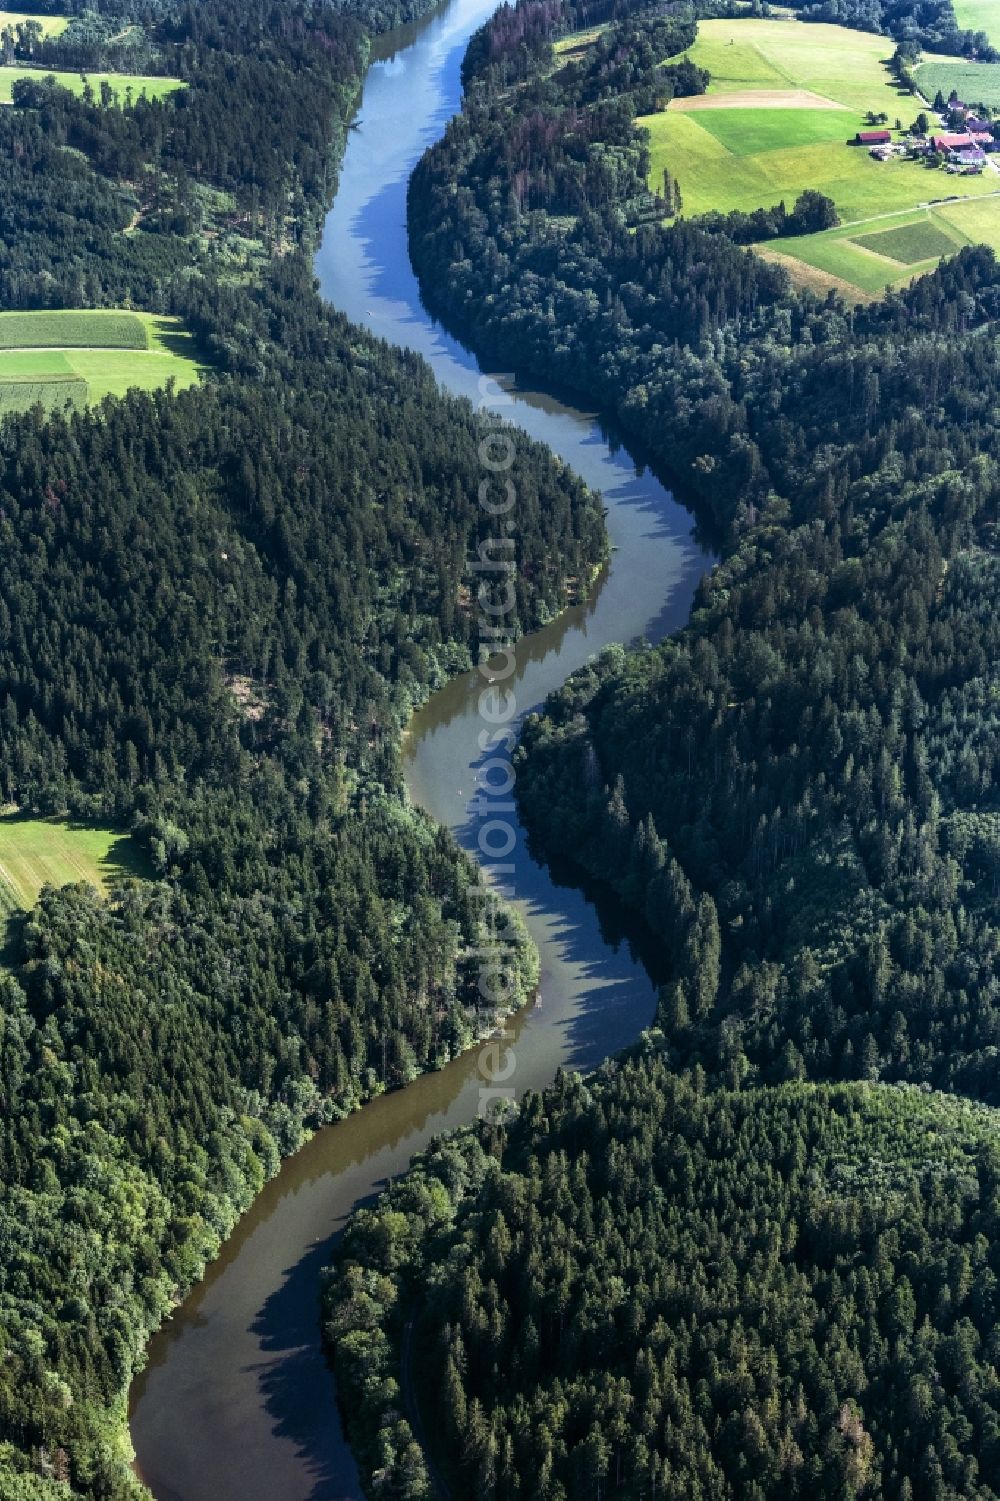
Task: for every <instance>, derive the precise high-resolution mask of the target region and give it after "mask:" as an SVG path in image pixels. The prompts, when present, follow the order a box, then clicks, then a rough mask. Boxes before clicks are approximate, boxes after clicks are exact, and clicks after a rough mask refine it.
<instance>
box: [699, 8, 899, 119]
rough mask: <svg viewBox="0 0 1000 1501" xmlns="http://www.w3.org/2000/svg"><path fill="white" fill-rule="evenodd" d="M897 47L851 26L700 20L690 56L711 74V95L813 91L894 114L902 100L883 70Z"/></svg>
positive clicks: (855, 107)
mask: <svg viewBox="0 0 1000 1501" xmlns="http://www.w3.org/2000/svg"><path fill="white" fill-rule="evenodd" d="M892 47H893V44H892V42H891V41H889V40H888V39H887V38H886V37H884V36H877V35H875V34H873V33H871V32H867V31H850V30H848V29H847V28H846V27H844V26H828V25H813V24H812V23H809V22H805V21H796V20H791V19H788V20H767V21H754V20H735V21H699V23H698V37H697V40H696V41H695V44H694V46H693V47H692V48H691V49H690V51H689V52H688V53H687V54H686V55H687V56H688V57H690V58H691V59H692V61H693V62H695V63H697V64H698V66H699V67H702V68H708V70H709V72H710V73H711V75H712V81H711V84H710V85H709V90H708V92H709V96H712V95H718V94H732V93H740V92H742V91H743V90H746V89H768V90H775V91H783V90H788V89H810V90H812V91H813V92H814V93H816V94H819V95H820V96H822V97H823V98H825V99H829V100H831V101H832V102H834V103H836V104H841V105H843V106H844V107H845V108H846V109H852V110H855V111H859V110H860V111H864V110H867V109H875V110H883V109H884V110H885V111H886V112H887V113H888V114H890V115H893V114H894V113H895V111H896V108H897V101H898V99H899V95H898V92H897V89H896V86H895V83H894V81H893V80H892V79H891V78H890V76H889V74H888V72H887V71H886V68H885V66H884V60H885V59H886V58H887V57H888V56H889V54H890V53H891V52H892Z"/></svg>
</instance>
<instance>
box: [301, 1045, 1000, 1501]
mask: <svg viewBox="0 0 1000 1501" xmlns="http://www.w3.org/2000/svg"><path fill="white" fill-rule="evenodd" d="M998 1147H1000V1143H998V1137H997V1130H996V1122H995V1119H994V1116H993V1112H991V1111H988V1110H985V1109H983V1108H982V1107H978V1108H977V1107H974V1106H970V1105H968V1104H967V1103H965V1102H961V1101H957V1100H954V1099H947V1098H945V1097H943V1096H940V1095H938V1096H934V1095H926V1094H924V1093H922V1092H921V1091H919V1090H915V1089H901V1088H893V1087H891V1086H887V1085H876V1086H872V1085H859V1084H855V1085H836V1086H822V1085H821V1086H814V1085H802V1084H784V1085H781V1086H779V1087H777V1088H770V1089H763V1090H745V1091H742V1092H733V1091H730V1090H724V1089H723V1090H707V1091H706V1089H705V1088H704V1082H703V1079H702V1078H700V1077H699V1076H698V1075H697V1074H695V1075H692V1076H683V1075H678V1074H677V1073H675V1072H672V1071H671V1070H670V1068H669V1067H668V1065H667V1064H666V1063H665V1061H664V1059H663V1057H662V1055H661V1054H660V1053H659V1052H658V1051H651V1052H650V1053H649V1054H648V1055H647V1056H644V1057H643V1056H640V1057H637V1058H635V1059H633V1060H631V1061H629V1062H626V1063H624V1064H623V1065H610V1066H608V1067H606V1068H605V1069H604V1070H602V1071H601V1072H600V1073H599V1075H598V1076H597V1077H596V1078H594V1079H591V1080H588V1081H587V1082H586V1083H584V1082H583V1081H581V1080H580V1079H579V1078H575V1079H574V1078H567V1077H565V1076H562V1077H561V1078H560V1079H559V1080H557V1082H556V1084H555V1086H554V1087H553V1088H552V1089H551V1090H550V1091H549V1092H548V1093H547V1094H546V1095H545V1096H544V1097H539V1096H529V1097H528V1098H527V1100H526V1101H525V1102H524V1105H523V1109H522V1112H521V1115H520V1118H519V1119H517V1120H516V1121H514V1122H510V1123H508V1124H507V1125H500V1126H496V1127H492V1128H484V1129H482V1130H480V1131H479V1132H478V1133H477V1132H471V1131H470V1132H465V1133H460V1134H458V1135H456V1136H454V1137H452V1138H450V1139H446V1140H444V1141H442V1142H441V1143H440V1144H439V1145H437V1146H436V1147H435V1148H433V1149H432V1150H431V1151H430V1152H429V1153H428V1154H427V1155H426V1156H425V1157H424V1158H422V1159H421V1160H419V1161H418V1163H417V1164H416V1166H415V1167H414V1169H413V1170H412V1171H411V1173H410V1174H409V1175H408V1176H407V1177H406V1178H405V1179H403V1180H402V1181H401V1182H400V1183H399V1184H396V1185H394V1186H393V1187H392V1188H391V1189H390V1190H389V1191H388V1193H387V1194H386V1195H385V1196H384V1197H383V1199H382V1200H381V1201H380V1202H379V1204H378V1205H377V1206H376V1207H375V1208H374V1209H365V1210H362V1211H360V1212H359V1213H358V1214H357V1215H356V1216H355V1218H354V1220H353V1222H352V1224H351V1225H350V1227H349V1228H348V1231H347V1234H346V1236H345V1240H344V1243H343V1246H342V1248H341V1251H340V1255H339V1257H338V1263H337V1267H336V1270H335V1273H334V1276H333V1278H332V1280H331V1282H330V1284H329V1286H328V1289H327V1299H326V1306H327V1318H328V1329H329V1335H330V1338H331V1340H332V1341H333V1342H334V1344H335V1347H336V1349H337V1352H338V1365H337V1369H338V1375H339V1377H340V1380H341V1382H342V1383H343V1384H344V1385H345V1386H346V1387H347V1388H348V1389H349V1390H350V1392H351V1393H352V1398H353V1401H352V1406H351V1407H350V1408H349V1415H350V1416H351V1417H352V1419H353V1425H354V1433H355V1441H356V1444H357V1447H358V1450H359V1452H360V1454H361V1457H362V1459H363V1461H364V1462H365V1465H366V1473H367V1474H371V1475H373V1485H372V1494H373V1495H384V1496H392V1497H398V1498H406V1501H419V1498H424V1497H430V1496H433V1495H435V1494H437V1495H440V1494H444V1493H445V1492H444V1486H445V1485H446V1486H447V1494H450V1495H452V1496H454V1497H455V1498H456V1501H474V1498H483V1501H514V1498H524V1501H527V1498H529V1497H530V1498H532V1501H570V1498H572V1501H604V1498H608V1497H612V1496H617V1497H621V1498H629V1501H639V1498H640V1497H641V1498H647V1501H652V1498H654V1497H656V1498H662V1501H667V1498H671V1501H672V1498H675V1497H684V1498H692V1501H708V1498H713V1501H748V1498H750V1501H764V1498H768V1497H773V1498H775V1501H778V1498H781V1497H786V1496H787V1497H821V1498H829V1501H844V1498H846V1497H871V1498H876V1497H879V1498H881V1497H885V1498H887V1501H904V1498H905V1501H944V1498H949V1501H951V1498H954V1501H957V1498H959V1497H961V1498H963V1501H992V1498H995V1497H996V1496H998V1495H1000V1449H998V1443H1000V1383H998V1380H997V1370H996V1366H997V1358H998V1351H997V1305H996V1300H997V1289H998V1285H1000V1284H998V1272H1000V1252H998V1247H997V1239H998V1231H1000V1225H998V1222H997V1215H998V1209H1000V1199H998V1187H1000V1150H998ZM400 1345H402V1347H403V1349H404V1350H405V1352H406V1354H405V1357H404V1362H403V1367H402V1369H400V1367H399V1365H398V1363H397V1362H396V1361H395V1360H394V1359H393V1357H392V1351H393V1349H394V1348H398V1347H399V1346H400ZM415 1370H419V1371H420V1380H419V1382H414V1381H412V1380H411V1373H412V1371H415ZM418 1420H419V1422H420V1423H421V1424H422V1427H423V1429H424V1431H426V1432H427V1433H428V1434H431V1435H433V1438H432V1440H431V1442H430V1445H429V1450H430V1461H429V1463H428V1461H427V1460H425V1458H424V1456H423V1455H422V1453H421V1450H420V1448H419V1447H418V1446H417V1445H416V1443H415V1442H414V1439H413V1432H414V1428H413V1427H412V1426H411V1422H412V1423H416V1422H417V1421H418Z"/></svg>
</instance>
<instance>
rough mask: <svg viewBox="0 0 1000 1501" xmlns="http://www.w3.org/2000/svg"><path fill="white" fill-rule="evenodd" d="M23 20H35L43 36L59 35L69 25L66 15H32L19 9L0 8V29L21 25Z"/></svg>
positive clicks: (4, 29)
mask: <svg viewBox="0 0 1000 1501" xmlns="http://www.w3.org/2000/svg"><path fill="white" fill-rule="evenodd" d="M25 21H35V22H37V24H38V25H39V26H40V27H41V28H42V35H43V36H59V34H60V33H61V32H63V31H65V30H66V27H67V26H68V25H69V17H68V16H33V15H25V14H23V13H22V12H21V11H19V10H0V31H6V29H7V27H8V26H23V25H24V23H25Z"/></svg>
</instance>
